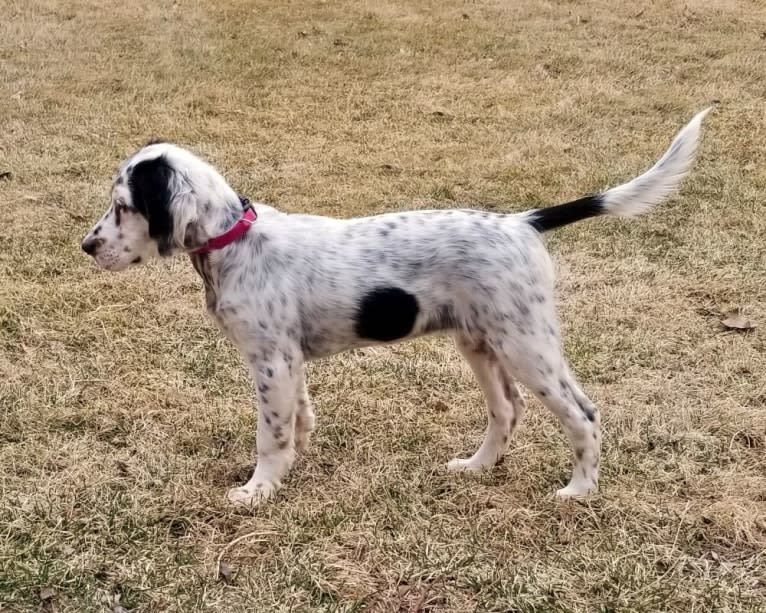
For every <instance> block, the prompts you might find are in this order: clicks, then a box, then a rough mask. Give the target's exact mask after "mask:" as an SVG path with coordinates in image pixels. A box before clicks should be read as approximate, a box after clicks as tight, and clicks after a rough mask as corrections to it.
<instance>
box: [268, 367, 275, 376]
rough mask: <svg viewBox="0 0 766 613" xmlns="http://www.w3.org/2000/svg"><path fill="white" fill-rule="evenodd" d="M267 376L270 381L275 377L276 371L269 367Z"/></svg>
mask: <svg viewBox="0 0 766 613" xmlns="http://www.w3.org/2000/svg"><path fill="white" fill-rule="evenodd" d="M266 376H267V377H268V378H269V379H270V378H271V377H273V376H274V370H273V369H272V368H270V367H267V368H266Z"/></svg>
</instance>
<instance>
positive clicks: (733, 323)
mask: <svg viewBox="0 0 766 613" xmlns="http://www.w3.org/2000/svg"><path fill="white" fill-rule="evenodd" d="M721 323H722V324H723V325H724V326H726V327H727V328H729V329H730V330H752V329H753V328H755V327H756V324H755V323H753V322H752V321H751V320H749V319H748V318H747V317H745V316H744V315H742V314H741V313H739V312H738V311H733V312H732V313H729V314H728V315H727V316H726V318H725V319H723V320H722V321H721Z"/></svg>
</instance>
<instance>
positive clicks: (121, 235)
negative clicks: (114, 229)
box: [117, 232, 125, 240]
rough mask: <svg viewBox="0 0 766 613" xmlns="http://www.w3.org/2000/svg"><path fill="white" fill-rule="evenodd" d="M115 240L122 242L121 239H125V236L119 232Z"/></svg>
mask: <svg viewBox="0 0 766 613" xmlns="http://www.w3.org/2000/svg"><path fill="white" fill-rule="evenodd" d="M117 238H118V239H120V240H122V239H123V238H125V235H124V234H123V233H122V232H120V233H119V234H118V235H117Z"/></svg>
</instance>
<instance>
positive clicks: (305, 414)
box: [295, 367, 316, 451]
mask: <svg viewBox="0 0 766 613" xmlns="http://www.w3.org/2000/svg"><path fill="white" fill-rule="evenodd" d="M300 370H301V373H300V375H299V377H298V397H297V407H296V413H295V449H296V450H297V451H304V450H305V449H306V448H307V447H308V444H309V438H311V433H312V432H313V431H314V423H315V421H316V418H315V417H314V407H313V405H312V403H311V397H310V396H309V391H308V388H307V387H306V373H305V369H304V368H303V367H302V368H301V369H300Z"/></svg>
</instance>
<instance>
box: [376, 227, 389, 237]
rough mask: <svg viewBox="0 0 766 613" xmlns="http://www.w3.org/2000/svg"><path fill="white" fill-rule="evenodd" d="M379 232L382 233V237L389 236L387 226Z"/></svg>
mask: <svg viewBox="0 0 766 613" xmlns="http://www.w3.org/2000/svg"><path fill="white" fill-rule="evenodd" d="M378 234H380V236H381V237H382V238H386V236H388V230H387V229H386V228H381V229H380V230H378Z"/></svg>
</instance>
